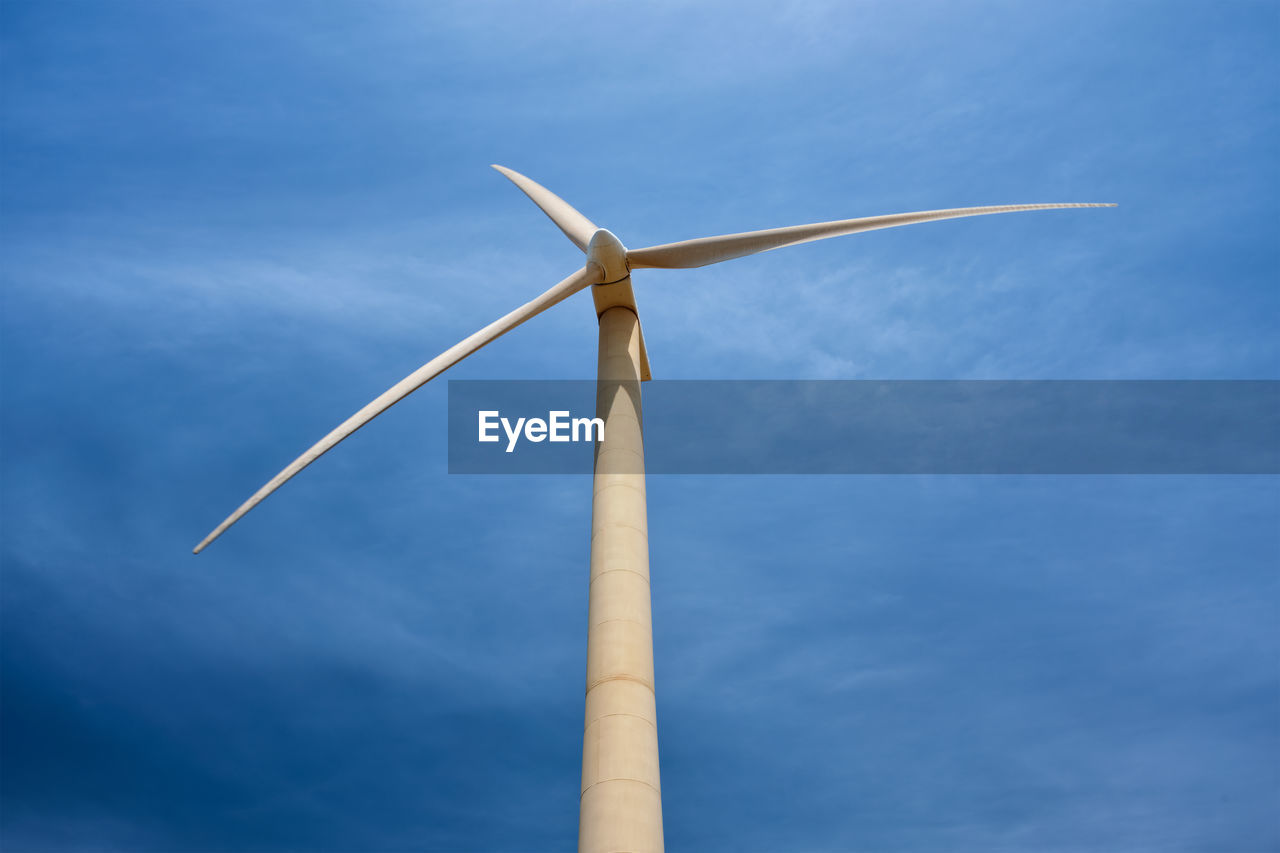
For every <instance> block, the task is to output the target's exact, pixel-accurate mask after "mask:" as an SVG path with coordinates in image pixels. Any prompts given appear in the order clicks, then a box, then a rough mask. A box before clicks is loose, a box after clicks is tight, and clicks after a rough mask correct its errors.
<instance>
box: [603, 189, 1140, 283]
mask: <svg viewBox="0 0 1280 853" xmlns="http://www.w3.org/2000/svg"><path fill="white" fill-rule="evenodd" d="M1064 207H1115V205H1114V204H1002V205H996V206H993V207H956V208H952V209H950V210H923V211H920V212H918V213H893V214H890V215H888V216H868V217H865V218H863V219H840V220H837V221H835V222H815V223H813V224H812V225H792V226H790V227H789V228H770V229H767V230H765V231H747V232H745V233H742V234H725V235H722V236H720V237H701V238H699V239H697V240H684V241H681V242H679V243H665V244H663V245H661V246H649V247H648V248H645V249H632V250H630V251H628V252H627V262H628V263H629V264H630V265H631V268H632V269H639V268H641V267H660V268H663V269H687V268H690V267H704V266H706V265H707V264H715V263H719V262H720V261H728V260H732V259H733V258H742V257H746V256H747V255H754V254H757V253H758V252H767V251H769V250H770V249H781V248H782V247H783V246H794V245H796V244H797V243H809V242H812V241H814V240H824V239H826V238H827V237H841V236H843V235H845V234H855V233H857V232H859V231H874V230H876V229H878V228H893V227H894V226H895V225H914V224H915V223H917V222H932V221H933V220H935V219H959V218H960V217H963V216H983V215H985V214H988V213H1016V212H1018V211H1022V210H1057V209H1059V208H1064Z"/></svg>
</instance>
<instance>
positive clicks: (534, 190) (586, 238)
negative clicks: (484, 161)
mask: <svg viewBox="0 0 1280 853" xmlns="http://www.w3.org/2000/svg"><path fill="white" fill-rule="evenodd" d="M493 168H495V169H497V170H498V171H499V172H501V173H502V174H504V175H506V176H507V178H508V179H509V180H510V181H511V183H513V184H515V185H516V186H517V187H519V188H520V191H521V192H522V193H524V194H525V195H527V196H528V197H529V199H530V200H531V201H532V202H533V203H534V204H536V205H537V206H538V207H539V208H541V209H542V212H543V213H545V214H546V215H547V216H548V217H549V218H550V219H551V221H552V222H554V223H555V224H556V226H557V227H558V228H559V229H560V230H561V231H563V232H564V236H566V237H568V238H569V239H570V240H572V241H573V244H574V245H575V246H577V247H578V248H579V249H581V250H582V251H584V252H585V251H586V250H587V244H588V243H590V242H591V235H592V234H594V233H596V231H598V230H600V229H598V228H596V226H595V223H593V222H592V221H591V220H590V219H587V217H585V216H583V215H582V214H581V213H579V212H578V211H577V210H575V209H574V207H573V205H571V204H569V202H567V201H565V200H564V199H562V198H560V196H558V195H556V194H555V193H553V192H552V191H551V190H549V189H547V188H546V187H544V186H543V185H542V184H540V183H538V182H537V181H535V180H533V179H532V178H526V177H525V176H524V175H522V174H520V173H519V172H517V171H515V170H514V169H508V168H507V167H506V166H499V165H498V164H497V163H494V164H493Z"/></svg>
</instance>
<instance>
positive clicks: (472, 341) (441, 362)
mask: <svg viewBox="0 0 1280 853" xmlns="http://www.w3.org/2000/svg"><path fill="white" fill-rule="evenodd" d="M599 280H600V271H599V269H598V268H597V267H595V266H586V267H583V268H582V269H580V270H578V271H577V272H575V273H574V274H573V275H571V276H569V277H568V278H566V279H565V280H564V281H562V282H560V283H559V284H557V285H556V286H555V287H553V288H551V289H550V290H548V291H547V292H546V293H543V294H542V295H541V296H539V297H537V298H536V299H534V300H532V301H530V302H526V303H525V304H524V305H521V306H520V307H519V308H517V309H516V310H514V311H512V312H511V313H510V314H507V315H506V316H505V317H502V318H500V319H498V320H495V321H494V322H492V323H490V324H489V325H487V326H485V327H484V328H483V329H481V330H480V331H478V332H476V333H475V334H474V335H471V336H470V337H468V338H466V339H465V340H462V341H460V342H458V343H456V344H454V345H453V346H451V347H449V349H447V350H445V351H444V352H442V353H440V355H438V356H436V357H435V358H433V359H431V361H428V362H427V363H426V364H424V365H422V367H419V368H418V369H417V370H415V371H414V372H413V373H410V374H409V375H408V376H406V377H405V378H404V379H401V380H400V381H399V382H397V383H396V384H395V385H392V386H391V387H390V388H388V389H387V390H386V391H384V392H383V393H382V395H381V396H379V397H378V398H377V399H376V400H374V401H373V402H372V403H370V404H369V405H367V406H365V407H364V408H363V409H361V410H360V411H358V412H356V413H355V414H354V415H352V416H351V417H349V418H347V419H346V420H345V421H343V422H342V423H341V424H340V425H339V426H338V428H337V429H335V430H334V431H333V432H331V433H329V434H328V435H326V436H325V437H324V438H322V439H320V440H319V441H317V442H316V443H315V444H314V445H312V446H311V449H309V450H308V451H307V452H306V453H304V454H302V455H301V456H299V457H298V458H297V459H295V460H293V461H292V462H290V463H289V465H288V467H286V468H285V469H284V470H283V471H281V472H280V473H279V474H276V475H275V476H274V477H272V478H271V481H270V482H268V483H267V484H266V485H265V486H263V487H262V488H261V489H258V491H256V492H255V493H254V494H253V497H251V498H249V500H247V501H245V502H244V503H243V504H241V505H240V508H239V509H237V510H236V511H235V512H233V513H231V515H229V516H227V519H226V521H224V522H222V523H221V524H219V525H218V526H217V527H215V528H214V529H213V532H212V533H210V534H209V535H208V536H206V537H205V538H204V541H202V542H201V543H200V544H199V545H197V546H196V547H195V550H194V551H193V552H192V553H195V554H199V553H200V552H201V551H203V550H204V548H205V546H206V545H208V544H209V543H210V542H212V541H213V540H215V539H217V538H218V537H219V536H221V535H222V534H223V532H225V531H226V529H227V528H228V527H230V526H231V525H233V524H235V523H236V522H237V521H239V520H240V519H241V517H243V516H244V514H245V513H247V512H248V511H249V510H251V509H253V508H254V507H255V506H257V505H258V504H259V503H261V502H262V501H263V499H264V498H266V497H267V496H268V495H270V494H271V493H272V492H274V491H275V490H276V489H278V488H280V487H281V486H283V485H284V484H285V483H286V482H288V481H289V479H290V478H292V477H293V475H294V474H297V473H298V472H299V471H301V470H302V469H303V468H306V467H307V466H308V465H310V464H311V463H312V462H314V461H316V460H317V459H319V458H320V457H321V456H323V455H324V454H325V453H327V452H328V451H329V450H331V449H332V448H333V447H334V446H335V445H336V444H338V442H340V441H342V440H343V439H344V438H346V437H347V436H349V435H351V433H353V432H355V431H356V430H358V429H360V427H362V426H364V425H365V424H367V423H368V422H369V421H371V420H373V419H374V418H376V417H377V416H378V415H380V414H382V413H383V412H385V411H386V410H387V409H389V408H391V407H392V406H394V405H395V404H396V403H398V402H400V401H401V400H403V399H404V398H405V397H407V396H409V395H410V394H411V393H413V392H414V391H416V390H417V389H418V388H420V387H421V386H422V385H424V384H425V383H426V382H427V381H428V380H430V379H433V378H435V377H436V376H438V375H440V374H441V373H443V372H444V371H446V370H448V369H449V368H450V367H453V365H455V364H457V363H458V362H459V361H462V359H464V358H466V357H467V356H469V355H471V354H472V353H473V352H475V351H476V350H478V349H480V348H481V347H483V346H484V345H485V344H487V343H489V342H490V341H493V340H495V339H496V338H499V337H501V336H502V335H504V334H506V333H507V332H509V331H511V330H512V329H514V328H515V327H516V326H519V325H520V324H521V323H523V322H524V321H525V320H528V319H529V318H531V317H533V316H535V315H537V314H541V313H542V312H543V311H546V310H547V309H548V308H550V307H551V306H552V305H555V304H556V303H558V302H561V301H562V300H564V299H567V298H568V297H570V296H572V295H573V294H575V293H577V292H578V291H579V290H582V289H583V288H585V287H590V286H591V285H593V284H595V283H596V282H598V281H599Z"/></svg>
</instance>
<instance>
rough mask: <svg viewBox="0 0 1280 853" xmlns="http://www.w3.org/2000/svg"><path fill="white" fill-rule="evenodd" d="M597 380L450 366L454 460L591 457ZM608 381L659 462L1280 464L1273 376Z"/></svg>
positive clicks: (1100, 467)
mask: <svg viewBox="0 0 1280 853" xmlns="http://www.w3.org/2000/svg"><path fill="white" fill-rule="evenodd" d="M596 393H597V387H596V383H595V382H593V381H458V380H453V381H450V382H449V472H450V473H454V474H573V473H590V472H591V470H592V464H593V458H594V448H595V440H596V439H597V438H598V433H599V426H600V425H599V423H594V424H593V423H591V420H592V419H593V418H594V417H595V410H596ZM606 393H631V394H635V393H639V394H641V396H642V398H643V403H644V439H645V460H644V468H645V470H647V471H648V472H649V473H651V474H1276V473H1280V382H1277V381H1272V380H1240V381H1193V380H1175V381H1153V380H1123V381H1074V380H1070V381H1005V380H999V381H949V380H948V381H863V380H857V381H852V380H850V381H845V380H833V381H823V380H798V381H677V380H657V381H653V382H646V383H643V384H642V385H634V384H633V385H630V386H613V387H610V388H607V389H606ZM482 435H483V437H484V439H485V440H481V436H482ZM605 441H606V442H607V441H608V435H607V434H606V435H605Z"/></svg>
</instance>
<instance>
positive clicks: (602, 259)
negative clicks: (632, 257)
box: [587, 228, 631, 284]
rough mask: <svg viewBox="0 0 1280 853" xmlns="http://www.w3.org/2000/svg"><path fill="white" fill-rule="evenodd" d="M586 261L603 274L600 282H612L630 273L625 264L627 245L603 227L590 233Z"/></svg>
mask: <svg viewBox="0 0 1280 853" xmlns="http://www.w3.org/2000/svg"><path fill="white" fill-rule="evenodd" d="M587 263H588V264H595V265H596V266H597V267H599V268H600V270H601V273H602V274H603V278H602V280H601V281H600V283H601V284H612V283H613V282H615V281H621V280H622V279H624V278H626V277H627V276H629V275H631V268H630V267H629V266H627V247H626V246H624V245H622V241H621V240H619V239H618V238H617V237H615V236H613V233H612V232H611V231H608V230H607V229H604V228H601V229H599V230H597V231H596V233H594V234H592V235H591V242H589V243H587Z"/></svg>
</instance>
